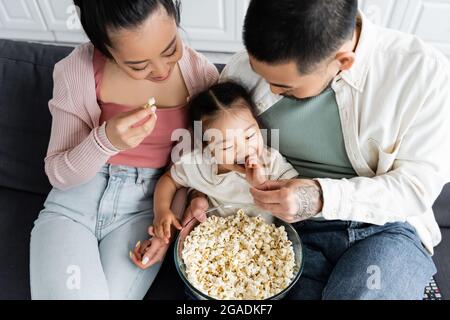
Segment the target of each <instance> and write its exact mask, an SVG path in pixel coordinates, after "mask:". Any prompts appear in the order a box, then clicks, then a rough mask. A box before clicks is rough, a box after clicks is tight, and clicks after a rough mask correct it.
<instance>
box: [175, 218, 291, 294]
mask: <svg viewBox="0 0 450 320" xmlns="http://www.w3.org/2000/svg"><path fill="white" fill-rule="evenodd" d="M182 258H183V261H184V263H185V265H186V274H187V278H188V280H189V281H190V282H191V284H192V285H193V286H194V287H196V288H197V289H198V290H200V291H201V292H203V293H205V294H207V295H208V296H210V297H213V298H215V299H220V300H263V299H267V298H270V297H272V296H274V295H276V294H278V293H280V292H281V291H283V290H284V289H285V288H287V287H288V286H289V284H290V283H291V281H292V279H293V278H294V267H295V258H294V250H293V247H292V242H291V241H290V240H289V239H288V236H287V233H286V231H285V229H284V227H279V228H277V227H276V226H275V225H273V224H272V225H269V224H268V223H266V221H264V219H263V218H261V217H249V216H247V215H246V214H245V213H244V211H243V210H239V211H238V212H237V214H236V215H234V216H229V217H226V218H223V217H217V216H211V217H209V218H208V219H207V220H206V221H205V222H204V223H202V224H200V225H199V226H197V227H196V228H195V229H194V230H193V231H192V232H191V233H190V234H189V235H188V236H187V237H186V240H185V241H184V248H183V250H182Z"/></svg>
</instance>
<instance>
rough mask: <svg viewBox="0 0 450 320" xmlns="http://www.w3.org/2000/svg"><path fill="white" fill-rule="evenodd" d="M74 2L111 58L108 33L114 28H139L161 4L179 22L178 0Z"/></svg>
mask: <svg viewBox="0 0 450 320" xmlns="http://www.w3.org/2000/svg"><path fill="white" fill-rule="evenodd" d="M74 3H75V5H76V6H78V8H79V13H80V20H81V24H82V26H83V29H84V31H85V32H86V34H87V36H88V38H89V40H90V41H91V42H92V44H93V45H94V47H95V48H96V49H98V50H99V51H100V52H101V53H102V54H104V55H105V56H106V57H108V58H112V56H111V53H110V52H109V50H108V47H111V46H112V43H111V39H110V37H109V35H108V31H110V30H111V29H112V30H117V29H121V28H125V29H128V28H135V27H138V26H139V25H140V24H141V23H143V22H144V21H145V20H146V19H147V18H148V17H149V15H150V14H152V13H153V12H155V11H156V10H158V9H159V8H160V7H163V8H164V9H165V10H166V11H167V14H168V15H169V16H170V17H173V18H174V19H175V21H176V23H177V25H179V24H180V1H178V0H132V1H131V0H74Z"/></svg>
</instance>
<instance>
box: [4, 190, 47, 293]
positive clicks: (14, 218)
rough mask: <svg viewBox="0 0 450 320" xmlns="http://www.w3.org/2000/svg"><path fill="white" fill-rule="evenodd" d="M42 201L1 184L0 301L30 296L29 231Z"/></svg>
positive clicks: (30, 194)
mask: <svg viewBox="0 0 450 320" xmlns="http://www.w3.org/2000/svg"><path fill="white" fill-rule="evenodd" d="M44 201H45V196H41V195H36V194H33V193H27V192H23V191H16V190H10V189H6V188H2V187H0V208H1V214H0V261H1V263H0V284H1V285H0V287H1V290H0V300H6V299H19V300H23V299H29V298H30V276H29V275H30V272H29V264H30V262H29V255H30V250H29V247H30V232H31V229H32V228H33V222H34V220H36V218H37V216H38V214H39V211H40V210H41V209H42V206H43V203H44Z"/></svg>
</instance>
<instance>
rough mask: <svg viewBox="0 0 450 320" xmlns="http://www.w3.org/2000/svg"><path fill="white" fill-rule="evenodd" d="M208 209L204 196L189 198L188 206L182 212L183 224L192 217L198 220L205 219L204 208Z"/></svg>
mask: <svg viewBox="0 0 450 320" xmlns="http://www.w3.org/2000/svg"><path fill="white" fill-rule="evenodd" d="M208 209H209V203H208V200H207V199H206V197H205V196H199V197H196V198H194V199H192V200H191V203H190V205H189V207H188V208H187V209H186V212H185V213H184V219H183V226H186V224H188V223H189V221H191V220H192V219H194V218H195V219H197V220H198V221H200V222H205V220H206V218H207V217H206V213H205V212H206V210H208Z"/></svg>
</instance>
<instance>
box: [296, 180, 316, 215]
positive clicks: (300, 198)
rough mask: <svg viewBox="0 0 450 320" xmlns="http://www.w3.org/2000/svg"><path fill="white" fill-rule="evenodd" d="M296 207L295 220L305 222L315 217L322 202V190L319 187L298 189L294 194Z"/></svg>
mask: <svg viewBox="0 0 450 320" xmlns="http://www.w3.org/2000/svg"><path fill="white" fill-rule="evenodd" d="M295 199H296V201H297V205H298V212H297V214H296V218H298V219H301V220H306V219H309V218H312V217H314V216H315V215H317V214H318V213H319V212H320V210H321V205H322V202H323V193H322V189H321V188H320V187H319V186H306V187H298V188H297V190H296V193H295Z"/></svg>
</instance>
